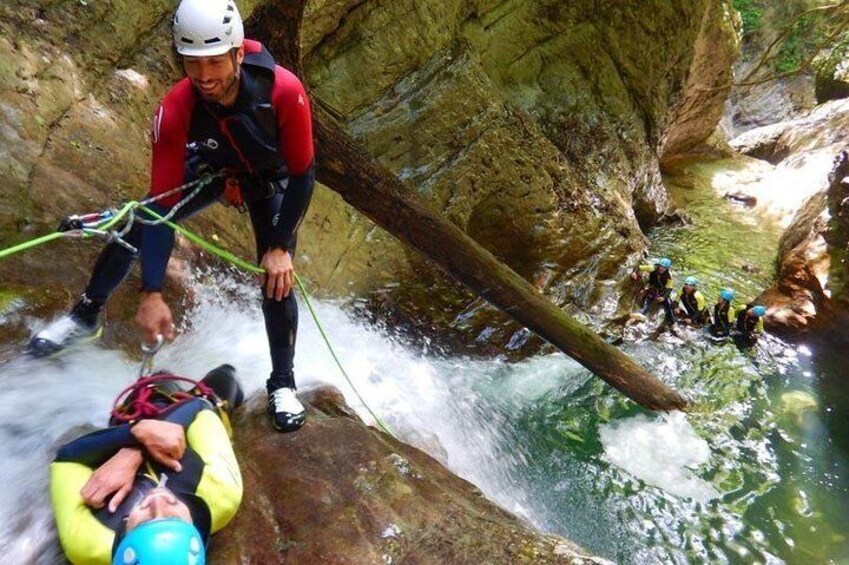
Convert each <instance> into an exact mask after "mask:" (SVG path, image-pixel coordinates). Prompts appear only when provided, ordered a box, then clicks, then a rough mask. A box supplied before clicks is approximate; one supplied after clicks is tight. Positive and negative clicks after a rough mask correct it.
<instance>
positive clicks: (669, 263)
mask: <svg viewBox="0 0 849 565" xmlns="http://www.w3.org/2000/svg"><path fill="white" fill-rule="evenodd" d="M654 264H655V265H660V266H661V267H663V268H664V269H669V268H670V267H672V260H671V259H668V258H666V257H663V258H661V259H658V260H657V261H655V262H654Z"/></svg>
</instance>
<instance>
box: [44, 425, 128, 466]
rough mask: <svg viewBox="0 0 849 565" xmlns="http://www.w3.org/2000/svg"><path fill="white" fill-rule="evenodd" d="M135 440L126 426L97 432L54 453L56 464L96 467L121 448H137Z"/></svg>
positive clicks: (80, 438)
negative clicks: (66, 463) (67, 463)
mask: <svg viewBox="0 0 849 565" xmlns="http://www.w3.org/2000/svg"><path fill="white" fill-rule="evenodd" d="M138 445H139V443H138V441H137V440H136V438H135V437H134V436H133V434H132V432H131V431H130V426H129V425H128V424H122V425H120V426H112V427H110V428H106V429H103V430H98V431H96V432H92V433H90V434H86V435H84V436H82V437H79V438H77V439H75V440H74V441H71V442H70V443H67V444H65V445H63V446H62V447H60V448H59V451H57V452H56V458H55V459H54V460H55V461H57V462H64V461H70V462H74V463H81V464H83V465H85V466H87V467H92V468H95V467H98V466H99V465H102V464H103V463H105V462H106V461H107V460H108V459H109V458H110V457H112V456H113V455H115V454H116V453H117V452H118V450H120V449H121V448H122V447H137V446H138Z"/></svg>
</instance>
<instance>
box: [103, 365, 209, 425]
mask: <svg viewBox="0 0 849 565" xmlns="http://www.w3.org/2000/svg"><path fill="white" fill-rule="evenodd" d="M166 382H184V383H189V384H190V385H192V390H196V391H197V392H196V393H193V392H187V391H183V390H176V391H173V392H167V391H165V390H163V388H162V387H161V386H158V385H162V384H163V383H166ZM198 397H205V398H207V399H214V398H215V394H214V392H213V391H212V389H211V388H209V387H208V386H206V385H205V384H203V383H202V382H200V381H196V380H194V379H190V378H188V377H180V376H177V375H172V374H170V373H156V374H153V375H147V376H144V377H141V378H139V379H138V380H137V381H136V382H134V383H133V384H131V385H130V386H128V387H126V388H125V389H124V390H122V391H121V392H120V393H118V396H117V397H115V402H114V403H113V404H112V420H113V421H115V422H120V423H128V422H135V421H136V420H138V419H140V418H156V417H158V416H159V415H160V414H161V413H162V412H164V411H165V410H170V409H171V408H173V407H174V406H175V405H177V404H182V403H184V402H187V401H189V400H192V399H193V398H198ZM157 400H159V401H160V402H156V401H157ZM163 400H164V401H167V403H163V402H161V401H163ZM213 404H215V403H214V402H213Z"/></svg>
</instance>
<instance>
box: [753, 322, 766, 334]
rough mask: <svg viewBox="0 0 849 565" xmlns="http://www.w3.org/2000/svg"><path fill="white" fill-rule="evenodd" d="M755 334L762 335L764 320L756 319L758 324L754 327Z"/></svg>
mask: <svg viewBox="0 0 849 565" xmlns="http://www.w3.org/2000/svg"><path fill="white" fill-rule="evenodd" d="M755 333H756V334H762V333H764V319H763V318H758V323H757V325H756V326H755Z"/></svg>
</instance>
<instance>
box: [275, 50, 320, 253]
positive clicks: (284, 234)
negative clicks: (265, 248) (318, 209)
mask: <svg viewBox="0 0 849 565" xmlns="http://www.w3.org/2000/svg"><path fill="white" fill-rule="evenodd" d="M272 104H273V105H274V109H275V112H276V115H277V137H278V139H277V147H278V151H279V152H280V156H281V157H282V158H283V160H284V161H285V162H286V167H287V169H288V171H289V179H288V184H287V185H286V186H285V188H283V200H282V203H281V205H280V211H279V214H276V215H275V214H270V215H269V216H268V217H269V218H274V220H273V221H274V222H275V223H274V224H273V225H272V226H271V228H272V229H271V233H272V234H273V235H272V242H271V244H270V246H271V247H280V248H282V249H286V250H288V249H290V248H291V247H292V246H293V245H294V239H295V234H296V233H297V231H298V227H299V226H300V224H301V221H302V220H303V218H304V215H305V214H306V212H307V208H308V207H309V203H310V199H311V198H312V193H313V186H314V184H315V172H314V168H313V160H314V158H315V148H314V146H313V136H312V115H311V112H310V101H309V98H308V97H307V93H306V91H305V90H304V86H303V84H301V81H300V80H298V77H296V76H295V75H294V74H292V73H291V72H289V71H287V70H286V69H284V68H282V67H280V66H278V67H277V68H276V69H275V74H274V89H273V91H272Z"/></svg>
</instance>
